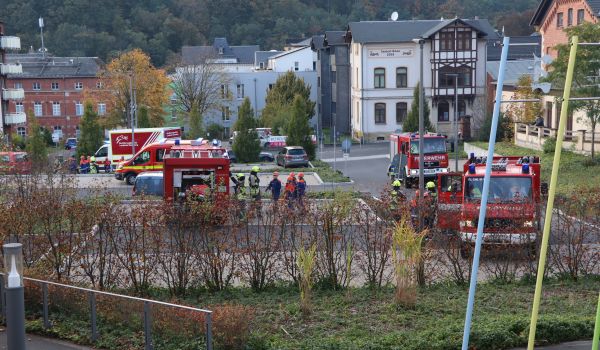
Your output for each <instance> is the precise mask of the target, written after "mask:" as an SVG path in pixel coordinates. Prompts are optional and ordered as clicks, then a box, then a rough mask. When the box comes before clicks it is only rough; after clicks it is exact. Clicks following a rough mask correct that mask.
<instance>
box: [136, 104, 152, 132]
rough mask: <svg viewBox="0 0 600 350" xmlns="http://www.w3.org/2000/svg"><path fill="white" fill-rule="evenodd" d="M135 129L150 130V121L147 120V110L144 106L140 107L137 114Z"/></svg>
mask: <svg viewBox="0 0 600 350" xmlns="http://www.w3.org/2000/svg"><path fill="white" fill-rule="evenodd" d="M137 127H138V128H150V127H152V126H151V125H150V119H149V118H148V108H147V107H146V106H142V107H140V109H139V111H138V112H137Z"/></svg>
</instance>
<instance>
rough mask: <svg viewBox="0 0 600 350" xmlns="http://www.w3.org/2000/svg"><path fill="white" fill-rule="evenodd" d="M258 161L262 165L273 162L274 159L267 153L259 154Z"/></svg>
mask: <svg viewBox="0 0 600 350" xmlns="http://www.w3.org/2000/svg"><path fill="white" fill-rule="evenodd" d="M258 159H259V160H260V161H261V162H263V163H266V162H273V161H275V157H273V154H271V153H269V152H260V154H259V155H258Z"/></svg>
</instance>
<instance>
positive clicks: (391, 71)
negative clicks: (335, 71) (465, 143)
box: [345, 19, 497, 140]
mask: <svg viewBox="0 0 600 350" xmlns="http://www.w3.org/2000/svg"><path fill="white" fill-rule="evenodd" d="M345 36H346V40H347V42H348V43H349V44H350V76H351V81H352V84H351V88H350V91H351V106H352V107H351V113H352V118H351V119H352V130H353V133H354V135H355V136H357V137H361V136H362V137H364V138H365V140H385V139H386V137H387V135H389V133H391V132H394V131H395V130H398V129H402V124H403V123H404V120H405V119H406V117H407V114H408V111H409V109H410V106H411V102H412V100H413V90H414V89H415V87H416V86H417V84H418V83H419V74H420V51H419V49H420V47H419V44H418V43H417V42H415V39H423V40H424V60H423V62H424V65H423V70H424V81H423V86H424V88H425V99H426V101H427V103H428V104H429V107H430V110H431V112H430V115H429V118H430V121H431V123H432V125H434V126H435V128H436V130H437V131H438V132H442V133H447V134H450V132H451V131H452V125H453V124H452V123H453V119H452V116H453V113H454V109H455V108H457V109H458V110H457V111H458V116H459V117H460V121H459V122H460V123H461V124H465V123H466V124H467V125H469V123H468V122H467V121H468V120H470V119H471V117H473V123H472V125H471V128H472V129H475V131H477V129H478V127H479V124H480V123H481V122H482V121H483V119H484V115H479V114H481V113H485V112H484V110H485V108H484V107H485V90H486V46H487V41H488V40H489V39H493V38H497V34H496V32H495V31H494V29H493V28H492V27H491V26H490V24H489V22H488V21H487V20H482V19H451V20H444V19H441V20H412V21H371V22H353V23H350V24H349V26H348V29H347V33H346V35H345ZM455 79H458V81H455ZM455 83H456V84H457V85H458V88H457V89H456V91H455ZM455 93H456V94H457V95H458V106H455V105H454V100H455ZM478 113H479V114H478ZM463 121H464V122H463ZM465 129H466V130H464V133H465V134H466V133H468V132H469V129H468V126H467V127H465ZM465 136H468V135H465Z"/></svg>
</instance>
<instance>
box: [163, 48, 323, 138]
mask: <svg viewBox="0 0 600 350" xmlns="http://www.w3.org/2000/svg"><path fill="white" fill-rule="evenodd" d="M306 43H307V44H303V45H300V46H298V45H296V46H294V47H292V48H290V50H288V51H276V50H272V51H260V49H259V46H258V45H249V46H229V44H228V43H227V40H226V39H225V38H216V39H215V40H214V42H213V45H212V46H184V47H183V48H182V58H183V64H188V65H194V64H196V65H198V64H217V65H219V69H220V70H221V71H222V72H223V73H224V74H225V76H226V80H227V82H226V84H225V85H223V86H222V87H221V89H222V91H223V92H224V93H223V96H225V98H223V100H222V104H221V108H220V110H218V109H214V110H210V111H208V112H207V113H206V115H204V124H205V125H209V124H212V123H217V124H220V125H222V126H223V127H224V128H225V134H226V135H229V133H230V131H231V128H232V127H233V125H234V124H235V121H236V120H237V115H238V110H239V107H240V106H241V104H242V102H243V100H244V98H245V97H248V98H249V99H250V103H251V104H252V108H253V110H254V114H255V116H256V117H257V118H258V117H259V116H260V113H261V111H262V109H263V108H264V107H265V102H266V97H267V92H268V91H269V90H270V89H271V87H272V86H273V85H274V84H275V82H276V81H277V78H279V76H280V75H282V74H285V73H286V72H288V71H291V72H293V73H294V74H296V75H297V76H298V77H299V78H301V79H303V80H304V81H305V82H306V83H307V84H308V85H309V86H310V87H311V95H310V98H311V100H312V101H316V100H317V92H316V91H317V72H316V70H315V69H314V68H315V66H316V53H314V52H312V51H311V49H310V46H309V45H310V42H309V41H306ZM172 102H173V103H177V101H176V98H175V96H173V101H172ZM312 123H313V125H315V126H316V118H313V119H312Z"/></svg>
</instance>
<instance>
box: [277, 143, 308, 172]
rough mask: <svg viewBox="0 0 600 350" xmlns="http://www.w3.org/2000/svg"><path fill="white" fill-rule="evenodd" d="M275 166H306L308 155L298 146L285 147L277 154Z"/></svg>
mask: <svg viewBox="0 0 600 350" xmlns="http://www.w3.org/2000/svg"><path fill="white" fill-rule="evenodd" d="M276 160H277V165H281V166H282V167H284V168H287V167H288V166H305V167H307V166H308V155H307V154H306V151H304V148H303V147H300V146H287V147H284V148H283V149H282V150H281V151H279V153H277V157H276Z"/></svg>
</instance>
